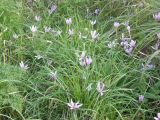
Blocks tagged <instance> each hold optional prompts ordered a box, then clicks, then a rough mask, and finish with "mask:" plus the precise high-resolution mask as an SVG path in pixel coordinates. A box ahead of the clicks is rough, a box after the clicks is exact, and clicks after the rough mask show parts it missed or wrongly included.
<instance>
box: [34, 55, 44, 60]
mask: <svg viewBox="0 0 160 120" xmlns="http://www.w3.org/2000/svg"><path fill="white" fill-rule="evenodd" d="M35 58H36V59H37V60H40V59H41V58H43V56H42V55H40V54H38V55H36V56H35Z"/></svg>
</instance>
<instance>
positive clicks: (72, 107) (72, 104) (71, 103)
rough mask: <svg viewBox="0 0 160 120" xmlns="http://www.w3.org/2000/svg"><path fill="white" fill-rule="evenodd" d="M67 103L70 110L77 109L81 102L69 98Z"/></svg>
mask: <svg viewBox="0 0 160 120" xmlns="http://www.w3.org/2000/svg"><path fill="white" fill-rule="evenodd" d="M67 105H68V106H69V108H70V110H76V109H79V108H80V107H81V106H82V105H83V104H80V103H79V101H78V102H76V103H74V102H73V101H72V99H71V101H70V103H67Z"/></svg>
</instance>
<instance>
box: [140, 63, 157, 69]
mask: <svg viewBox="0 0 160 120" xmlns="http://www.w3.org/2000/svg"><path fill="white" fill-rule="evenodd" d="M154 68H155V65H153V64H151V63H149V64H147V65H143V64H142V68H141V70H142V71H143V70H152V69H154Z"/></svg>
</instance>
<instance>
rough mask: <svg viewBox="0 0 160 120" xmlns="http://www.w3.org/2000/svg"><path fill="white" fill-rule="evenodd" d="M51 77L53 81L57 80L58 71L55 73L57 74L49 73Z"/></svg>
mask: <svg viewBox="0 0 160 120" xmlns="http://www.w3.org/2000/svg"><path fill="white" fill-rule="evenodd" d="M49 76H50V78H51V79H52V80H56V79H57V71H55V72H53V71H52V72H50V73H49Z"/></svg>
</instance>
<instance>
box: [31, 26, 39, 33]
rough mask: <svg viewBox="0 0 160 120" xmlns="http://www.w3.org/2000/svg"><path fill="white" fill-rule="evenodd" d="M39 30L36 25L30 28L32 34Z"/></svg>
mask: <svg viewBox="0 0 160 120" xmlns="http://www.w3.org/2000/svg"><path fill="white" fill-rule="evenodd" d="M37 29H38V28H37V26H34V25H32V26H31V27H30V30H31V31H32V33H35V32H37Z"/></svg>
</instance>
